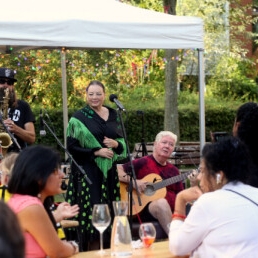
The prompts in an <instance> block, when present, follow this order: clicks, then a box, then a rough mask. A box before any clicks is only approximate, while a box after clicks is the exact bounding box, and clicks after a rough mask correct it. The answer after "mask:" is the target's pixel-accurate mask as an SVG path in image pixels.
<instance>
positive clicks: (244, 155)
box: [202, 136, 251, 183]
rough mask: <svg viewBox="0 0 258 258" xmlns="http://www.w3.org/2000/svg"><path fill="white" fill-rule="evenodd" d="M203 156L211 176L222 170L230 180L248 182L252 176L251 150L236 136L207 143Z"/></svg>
mask: <svg viewBox="0 0 258 258" xmlns="http://www.w3.org/2000/svg"><path fill="white" fill-rule="evenodd" d="M202 158H203V160H204V163H205V165H206V167H207V170H208V171H209V174H210V175H211V176H214V175H215V174H216V173H217V172H219V171H220V170H222V171H223V172H224V174H225V176H226V178H227V180H228V182H234V181H235V182H237V181H240V182H243V183H247V182H248V180H249V178H250V176H251V170H250V155H249V151H248V149H247V147H246V145H245V144H244V143H243V142H241V141H240V140H239V139H238V138H236V137H231V136H230V137H228V138H226V139H223V140H221V141H218V142H215V143H211V144H206V145H205V146H204V147H203V150H202Z"/></svg>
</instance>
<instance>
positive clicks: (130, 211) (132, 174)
mask: <svg viewBox="0 0 258 258" xmlns="http://www.w3.org/2000/svg"><path fill="white" fill-rule="evenodd" d="M117 110H118V112H117V113H118V115H119V118H120V121H121V127H122V133H123V135H124V139H125V143H126V148H127V157H128V159H129V162H130V168H131V171H130V172H129V171H125V172H126V173H127V174H128V175H129V176H130V180H129V184H128V194H129V224H130V229H131V232H132V223H133V215H132V211H133V208H132V207H133V201H134V200H133V195H132V192H133V180H134V182H135V188H136V193H137V197H138V203H139V206H142V203H141V199H140V194H139V191H138V186H137V184H136V176H135V171H134V166H133V162H132V157H131V155H130V150H129V144H128V140H127V135H126V131H125V126H124V122H123V119H122V115H121V111H123V110H121V109H120V108H118V109H117Z"/></svg>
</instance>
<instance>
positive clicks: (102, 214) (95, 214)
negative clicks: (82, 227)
mask: <svg viewBox="0 0 258 258" xmlns="http://www.w3.org/2000/svg"><path fill="white" fill-rule="evenodd" d="M110 221H111V217H110V213H109V208H108V205H107V204H94V206H93V211H92V225H93V226H94V227H95V228H96V229H97V230H98V231H99V233H100V254H104V253H105V252H104V250H103V232H104V231H105V230H106V228H107V227H108V225H109V224H110Z"/></svg>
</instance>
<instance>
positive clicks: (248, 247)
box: [169, 137, 258, 258]
mask: <svg viewBox="0 0 258 258" xmlns="http://www.w3.org/2000/svg"><path fill="white" fill-rule="evenodd" d="M250 171H251V170H250V157H249V152H248V150H247V147H246V145H245V144H243V143H242V142H241V141H240V140H239V139H237V138H234V137H229V138H228V139H225V140H222V141H219V142H216V143H213V144H206V145H205V146H204V148H203V150H202V160H201V164H200V173H199V175H198V179H199V181H200V182H199V186H195V187H190V188H188V189H186V190H183V191H181V192H180V193H178V194H177V197H176V204H175V212H174V214H173V217H172V218H173V219H172V222H171V225H170V233H169V248H170V251H171V252H172V253H173V254H175V255H187V254H189V255H190V257H199V258H207V257H234V258H236V257H239V258H240V257H241V258H242V257H256V256H257V243H258V235H257V232H258V216H257V212H258V189H257V188H255V187H252V186H250V185H248V184H247V182H248V180H249V176H250V173H251V172H250ZM196 199H197V200H196ZM194 200H196V201H195V202H194V204H193V206H192V208H191V211H190V213H189V214H188V216H187V218H186V216H185V206H186V204H187V203H188V202H192V201H194Z"/></svg>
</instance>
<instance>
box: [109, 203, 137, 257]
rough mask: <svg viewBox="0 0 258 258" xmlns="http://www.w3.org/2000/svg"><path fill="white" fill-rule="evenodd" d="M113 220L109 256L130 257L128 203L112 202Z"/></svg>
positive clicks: (130, 242) (131, 251)
mask: <svg viewBox="0 0 258 258" xmlns="http://www.w3.org/2000/svg"><path fill="white" fill-rule="evenodd" d="M113 208H114V213H115V218H114V222H113V227H112V234H111V255H112V256H124V257H125V256H131V255H132V253H133V248H132V235H131V230H130V225H129V221H128V219H127V210H128V202H126V201H113Z"/></svg>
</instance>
